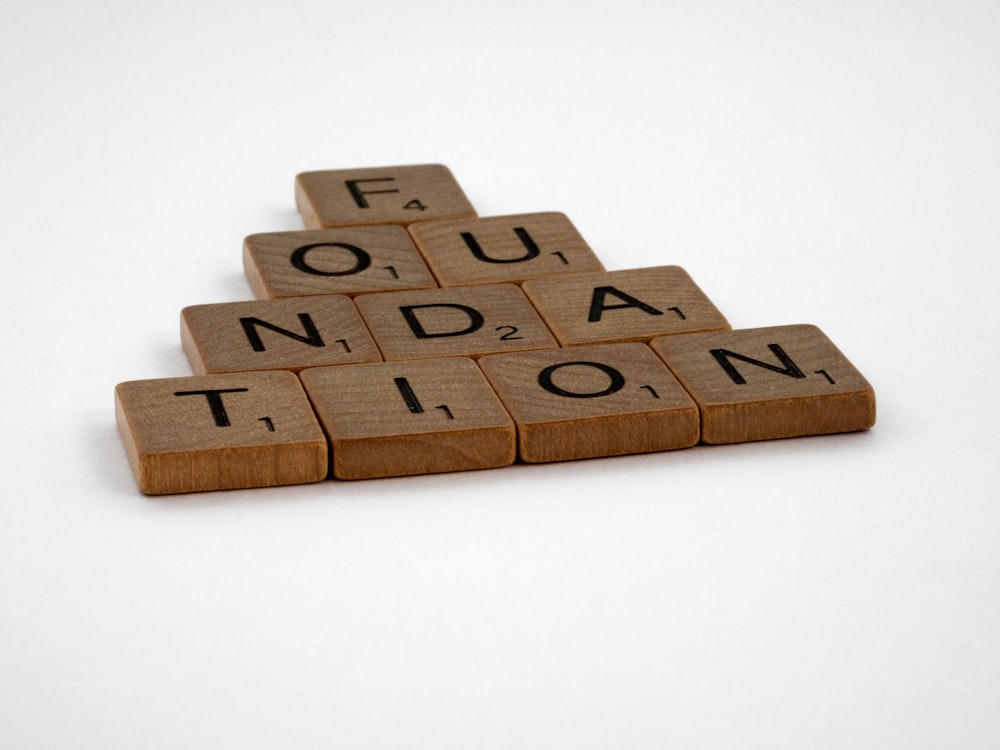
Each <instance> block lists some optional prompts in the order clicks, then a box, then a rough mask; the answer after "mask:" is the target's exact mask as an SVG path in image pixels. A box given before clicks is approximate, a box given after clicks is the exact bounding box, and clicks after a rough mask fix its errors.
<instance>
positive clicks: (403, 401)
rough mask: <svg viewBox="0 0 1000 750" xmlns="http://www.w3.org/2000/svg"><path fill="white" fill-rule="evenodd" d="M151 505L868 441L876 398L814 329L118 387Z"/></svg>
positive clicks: (126, 436)
mask: <svg viewBox="0 0 1000 750" xmlns="http://www.w3.org/2000/svg"><path fill="white" fill-rule="evenodd" d="M115 413H116V418H117V421H118V427H119V430H120V432H121V435H122V440H123V441H124V444H125V448H126V452H127V453H128V456H129V460H130V462H131V464H132V468H133V471H134V472H135V476H136V479H137V482H138V484H139V489H140V490H141V491H142V492H144V493H147V494H154V495H159V494H172V493H183V492H198V491H205V490H220V489H235V488H241V487H267V486H274V485H282V484H299V483H305V482H318V481H321V480H324V479H326V478H327V477H329V476H330V475H331V474H332V476H333V477H335V478H337V479H370V478H375V477H390V476H405V475H413V474H431V473H437V472H446V471H462V470H468V469H487V468H498V467H502V466H508V465H510V464H512V463H514V462H515V461H516V460H518V459H520V460H521V461H525V462H531V463H540V462H549V461H567V460H572V459H580V458H594V457H601V456H616V455H625V454H633V453H648V452H653V451H665V450H674V449H678V448H688V447H691V446H693V445H695V444H697V443H698V442H704V443H713V444H721V443H738V442H748V441H753V440H767V439H772V438H786V437H798V436H803V435H821V434H829V433H836V432H850V431H855V430H864V429H867V428H869V427H871V426H872V425H873V424H874V423H875V394H874V391H873V390H872V387H871V386H870V385H869V384H868V382H867V381H866V380H865V378H864V377H863V376H862V375H861V373H859V372H858V370H857V369H856V368H855V367H854V366H853V365H852V364H851V363H850V362H849V361H848V360H847V358H846V357H845V356H844V355H843V354H842V353H841V352H840V350H839V349H837V347H836V346H835V345H834V344H833V343H832V342H831V341H830V340H829V339H828V338H827V337H826V336H825V335H824V334H823V333H822V331H820V330H819V329H818V328H816V327H815V326H809V325H796V326H780V327H772V328H758V329H747V330H737V331H724V332H717V333H703V334H687V335H679V336H666V337H662V338H658V339H654V340H653V341H651V342H649V344H648V345H647V344H645V343H638V342H633V343H619V344H605V345H597V346H579V347H571V348H564V349H542V350H535V351H526V352H518V353H513V354H496V355H488V356H485V357H482V358H481V359H479V360H478V362H477V361H474V360H472V359H467V358H457V357H456V358H442V359H419V360H406V361H399V362H381V363H377V364H359V365H338V366H333V367H317V368H311V369H306V370H303V371H301V372H300V373H299V374H298V375H296V374H295V373H292V372H289V371H280V370H275V371H255V372H242V373H230V374H222V375H203V376H189V377H181V378H164V379H156V380H137V381H130V382H126V383H121V384H119V385H118V386H117V388H116V389H115Z"/></svg>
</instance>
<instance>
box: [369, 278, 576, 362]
mask: <svg viewBox="0 0 1000 750" xmlns="http://www.w3.org/2000/svg"><path fill="white" fill-rule="evenodd" d="M355 304H356V305H357V306H358V310H360V311H361V316H362V317H363V318H364V320H365V323H366V324H367V325H368V328H369V329H370V330H371V332H372V336H374V337H375V341H376V342H377V343H378V346H379V349H381V351H382V356H383V357H384V358H385V359H386V361H392V360H402V359H422V358H425V357H479V356H482V355H483V354H491V353H496V352H512V351H523V350H527V349H545V348H554V347H556V346H557V344H556V340H555V339H554V338H553V337H552V334H551V333H550V332H549V330H548V328H546V326H545V324H544V323H543V322H542V319H541V318H540V317H539V316H538V313H537V312H536V311H535V309H534V308H533V307H532V306H531V303H529V302H528V300H527V298H526V297H525V296H524V294H523V293H522V292H521V290H520V288H519V287H517V286H515V285H514V284H489V285H484V286H467V287H451V288H448V289H422V290H414V291H407V292H385V293H382V294H363V295H361V296H359V297H356V298H355Z"/></svg>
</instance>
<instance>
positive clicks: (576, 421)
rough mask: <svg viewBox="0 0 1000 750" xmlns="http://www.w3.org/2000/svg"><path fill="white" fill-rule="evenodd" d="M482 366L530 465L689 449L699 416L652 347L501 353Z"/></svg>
mask: <svg viewBox="0 0 1000 750" xmlns="http://www.w3.org/2000/svg"><path fill="white" fill-rule="evenodd" d="M479 365H480V367H481V368H482V370H483V372H484V373H485V374H486V377H487V379H488V380H489V381H490V384H491V385H492V386H493V388H494V390H496V392H497V394H498V395H499V396H500V399H501V400H502V401H503V403H504V406H505V407H506V408H507V411H509V412H510V414H511V416H512V417H513V418H514V422H515V424H516V425H517V431H518V450H519V455H520V458H521V460H523V461H527V462H546V461H567V460H571V459H578V458H594V457H598V456H618V455H623V454H630V453H649V452H653V451H663V450H673V449H677V448H688V447H690V446H692V445H695V444H696V443H697V442H698V436H699V421H698V409H697V407H696V406H695V403H694V401H692V400H691V397H690V396H689V395H688V394H687V392H686V391H685V390H684V389H683V388H682V387H681V385H680V384H679V383H678V382H677V379H676V378H675V377H674V376H673V375H672V374H671V373H670V371H669V370H668V369H667V368H666V367H665V366H664V364H663V363H662V362H661V361H660V359H659V358H658V357H657V356H656V355H655V354H654V353H653V352H652V351H651V350H650V348H649V347H648V346H647V345H646V344H641V343H624V344H609V345H602V346H580V347H573V348H570V349H556V350H549V351H536V352H520V353H516V354H497V355H490V356H487V357H483V358H482V359H480V360H479Z"/></svg>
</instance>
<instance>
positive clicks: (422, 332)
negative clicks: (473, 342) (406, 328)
mask: <svg viewBox="0 0 1000 750" xmlns="http://www.w3.org/2000/svg"><path fill="white" fill-rule="evenodd" d="M425 307H452V308H455V309H456V310H461V311H462V312H464V313H465V314H466V315H468V316H469V325H468V327H466V328H463V329H462V330H460V331H444V332H441V333H428V332H427V330H426V329H425V328H424V327H423V325H422V324H421V323H420V321H419V320H417V316H416V315H414V314H413V311H414V310H420V309H423V308H425ZM399 311H400V312H401V313H403V317H404V318H406V322H407V323H409V324H410V328H411V329H412V330H413V333H414V335H416V337H417V338H418V339H433V338H440V337H442V336H463V335H465V334H466V333H472V332H473V331H478V330H479V329H480V328H482V326H483V323H484V322H485V321H484V319H483V315H482V313H481V312H479V311H478V310H476V309H474V308H472V307H467V306H465V305H458V304H453V303H451V302H439V303H436V304H430V305H404V306H402V307H400V308H399Z"/></svg>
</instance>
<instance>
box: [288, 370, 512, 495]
mask: <svg viewBox="0 0 1000 750" xmlns="http://www.w3.org/2000/svg"><path fill="white" fill-rule="evenodd" d="M301 377H302V382H303V384H304V385H305V388H306V391H307V392H308V393H309V397H310V398H311V399H312V402H313V405H314V406H315V408H316V413H317V414H318V416H319V419H320V421H321V422H322V424H323V427H324V429H325V430H326V433H327V435H328V437H329V439H330V445H331V451H332V457H333V475H334V476H335V477H337V478H339V479H370V478H374V477H392V476H406V475H411V474H433V473H437V472H443V471H464V470H468V469H489V468H496V467H500V466H508V465H510V464H512V463H513V462H514V459H515V454H516V448H515V430H514V423H513V422H512V421H511V419H510V416H509V415H508V414H507V412H506V411H505V410H504V408H503V406H502V405H501V404H500V400H499V399H498V398H497V396H496V394H495V393H494V392H493V390H492V389H491V388H490V386H489V384H488V383H487V382H486V379H485V378H484V377H483V374H482V372H480V370H479V368H478V367H476V364H475V362H473V361H472V360H470V359H462V358H446V359H436V360H414V361H409V362H386V363H382V364H374V365H350V366H347V367H324V368H319V369H313V370H305V371H303V372H302V375H301Z"/></svg>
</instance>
